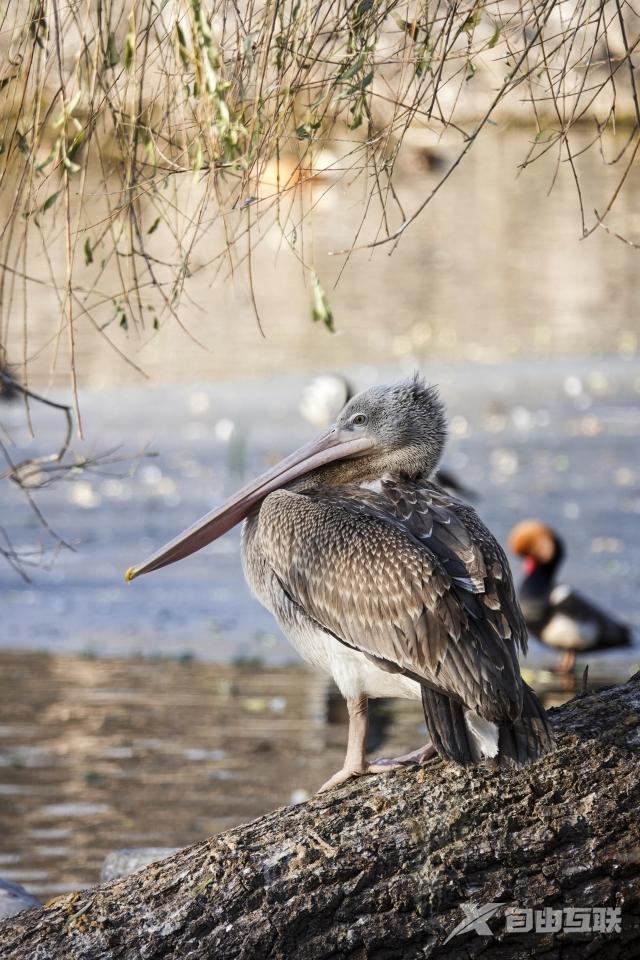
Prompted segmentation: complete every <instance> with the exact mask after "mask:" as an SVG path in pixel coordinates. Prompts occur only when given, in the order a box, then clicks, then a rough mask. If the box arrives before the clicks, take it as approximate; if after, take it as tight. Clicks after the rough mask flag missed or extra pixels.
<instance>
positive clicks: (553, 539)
mask: <svg viewBox="0 0 640 960" xmlns="http://www.w3.org/2000/svg"><path fill="white" fill-rule="evenodd" d="M509 547H510V549H511V551H512V552H513V553H514V554H515V555H516V556H518V557H522V559H523V561H524V574H525V575H524V579H523V580H522V582H521V584H520V587H519V590H518V599H519V601H520V608H521V609H522V612H523V614H524V618H525V622H526V624H527V628H528V630H529V631H530V633H532V634H533V635H534V636H536V637H537V638H538V639H539V640H541V641H542V643H544V644H546V646H548V647H552V648H554V649H556V650H560V651H562V653H563V657H562V659H561V661H560V665H559V670H560V672H566V673H568V672H570V671H571V670H572V669H573V667H574V664H575V661H576V657H577V655H578V654H579V653H586V652H592V651H602V650H611V649H614V648H617V647H627V646H629V644H631V642H632V635H631V630H630V629H629V626H628V625H627V624H626V623H622V622H621V621H620V620H617V619H616V618H615V617H614V616H612V615H611V614H610V613H607V611H606V610H603V609H602V608H601V607H600V606H598V605H597V604H595V603H593V602H592V601H591V600H590V599H588V598H587V597H585V596H584V594H582V593H580V592H579V591H578V590H575V589H574V588H573V587H571V586H569V585H567V584H564V583H558V582H557V573H558V570H559V568H560V566H561V565H562V562H563V560H564V558H565V556H566V548H565V544H564V541H563V540H562V538H561V537H560V535H559V534H558V533H557V532H556V531H555V530H553V529H552V528H551V527H549V526H548V525H547V524H545V523H543V522H542V521H541V520H522V521H521V522H520V523H518V524H516V526H515V527H513V529H512V530H511V532H510V534H509Z"/></svg>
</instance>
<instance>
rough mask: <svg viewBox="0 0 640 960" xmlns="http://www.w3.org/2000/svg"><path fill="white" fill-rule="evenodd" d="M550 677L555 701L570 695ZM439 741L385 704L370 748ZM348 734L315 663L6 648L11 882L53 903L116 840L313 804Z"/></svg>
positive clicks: (211, 828) (399, 707) (546, 681)
mask: <svg viewBox="0 0 640 960" xmlns="http://www.w3.org/2000/svg"><path fill="white" fill-rule="evenodd" d="M625 676H626V674H625ZM529 679H530V680H531V679H532V678H531V677H529ZM533 679H534V680H535V678H533ZM539 679H540V681H541V682H540V684H539V685H538V686H539V688H540V689H541V690H542V691H543V693H544V695H545V696H546V698H547V704H548V705H550V704H552V703H560V702H562V701H563V700H565V699H567V697H569V696H570V695H571V692H570V691H567V690H559V689H558V681H557V678H554V677H553V676H552V675H546V676H544V675H542V676H541V677H540V678H539ZM425 735H426V730H425V725H424V720H423V717H422V711H421V708H420V705H419V704H418V703H413V702H411V701H404V700H394V701H372V702H371V727H370V733H369V739H368V743H367V749H368V751H369V754H370V755H371V756H373V757H375V756H384V755H391V756H394V755H397V754H399V753H403V752H405V751H406V750H408V749H412V748H415V747H416V746H418V745H420V744H422V743H423V742H424V740H425ZM345 740H346V710H345V707H344V701H343V700H342V698H341V697H340V696H339V695H337V692H336V691H335V689H334V688H333V687H332V685H331V684H330V682H329V681H328V680H327V679H325V678H324V677H323V676H321V675H319V674H316V673H312V672H310V671H307V670H305V669H303V668H292V667H289V668H277V669H268V668H264V667H257V666H245V667H230V666H220V665H211V664H202V663H199V662H196V661H191V660H188V661H185V662H177V661H172V660H161V659H159V660H144V661H140V660H131V661H126V660H94V659H90V658H83V657H75V656H64V657H56V656H48V655H44V654H19V653H11V652H0V876H2V877H4V878H5V879H9V880H15V881H17V882H19V883H23V884H24V885H25V886H26V887H27V889H28V890H29V891H30V892H32V893H34V894H36V895H40V896H41V897H43V898H45V899H46V898H47V897H48V896H52V895H54V894H55V893H58V892H62V891H67V890H73V889H78V888H80V887H86V886H89V885H91V884H93V883H96V882H97V881H98V877H99V871H100V866H101V864H102V861H103V859H104V856H105V854H106V853H108V852H109V851H110V850H113V849H116V848H119V847H124V846H184V845H187V844H189V843H194V842H195V841H197V840H199V839H202V838H204V837H206V836H210V835H211V834H213V833H216V832H217V831H220V830H224V829H226V828H228V827H231V826H233V825H235V824H237V823H241V822H243V821H246V820H250V819H251V818H253V817H256V816H259V815H260V814H262V813H265V812H267V811H269V810H272V809H274V808H275V807H277V806H280V805H283V804H287V803H291V802H295V801H298V800H302V799H305V798H306V797H307V796H308V795H309V794H311V793H313V792H314V791H315V790H317V788H318V786H319V785H320V784H321V783H322V782H324V780H326V779H327V777H328V776H330V774H331V773H333V772H335V771H336V770H337V769H339V767H340V766H341V764H342V759H343V756H344V748H345ZM371 789H372V790H375V780H372V786H371Z"/></svg>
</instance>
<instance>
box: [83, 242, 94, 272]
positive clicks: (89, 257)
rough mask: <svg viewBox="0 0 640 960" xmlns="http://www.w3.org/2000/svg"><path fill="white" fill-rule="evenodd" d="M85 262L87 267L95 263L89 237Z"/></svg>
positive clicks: (86, 244) (86, 243)
mask: <svg viewBox="0 0 640 960" xmlns="http://www.w3.org/2000/svg"><path fill="white" fill-rule="evenodd" d="M84 262H85V263H86V265H87V266H89V264H90V263H93V250H92V249H91V241H90V240H89V237H87V239H86V240H85V242H84Z"/></svg>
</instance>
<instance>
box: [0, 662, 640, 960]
mask: <svg viewBox="0 0 640 960" xmlns="http://www.w3.org/2000/svg"><path fill="white" fill-rule="evenodd" d="M551 718H552V723H553V726H554V729H555V731H556V734H557V740H558V749H557V751H555V752H554V753H553V754H551V755H549V756H548V757H545V758H544V759H543V760H541V761H539V762H538V763H536V764H534V765H533V766H531V767H529V768H526V769H523V770H518V771H516V772H514V773H498V772H497V771H495V770H493V769H491V768H489V767H475V768H467V769H460V768H457V767H455V766H453V765H452V764H450V763H446V762H442V761H440V760H438V759H436V760H433V761H430V762H429V763H428V764H427V765H426V766H424V767H422V768H412V769H408V770H403V771H401V772H399V773H391V774H386V775H381V776H380V775H379V776H376V777H363V778H361V779H358V780H357V781H352V782H351V783H349V784H347V785H346V786H344V787H342V788H340V789H338V790H335V791H333V792H331V793H328V794H323V795H321V796H317V797H314V798H313V799H311V800H309V801H308V802H307V803H305V804H302V805H300V806H294V807H285V808H283V809H280V810H276V811H275V812H273V813H271V814H268V815H267V816H265V817H261V818H260V819H259V820H255V821H254V822H252V823H248V824H246V825H243V826H240V827H237V828H235V829H233V830H229V831H227V832H226V833H222V834H220V835H218V836H215V837H212V838H211V839H209V840H205V841H204V842H202V843H198V844H196V845H194V846H192V847H188V848H186V849H184V850H181V851H179V852H178V853H176V854H174V855H173V856H171V857H170V858H168V859H166V860H164V861H162V862H161V863H155V864H152V865H151V866H149V867H148V868H147V869H145V870H144V871H142V872H140V873H137V874H134V875H133V876H128V877H125V878H122V879H119V880H115V881H113V882H111V883H106V884H103V885H101V886H98V887H95V888H93V889H90V890H86V891H83V892H80V893H75V894H72V895H69V896H64V897H59V898H57V899H55V900H53V901H51V902H50V903H49V904H48V905H47V906H46V908H45V909H43V910H30V911H27V912H25V913H21V914H20V915H18V916H17V917H13V918H11V919H9V920H6V921H5V922H4V923H2V924H1V925H0V957H2V958H3V960H27V958H28V960H32V958H33V960H53V958H56V960H58V958H59V960H63V958H64V960H110V958H113V960H116V958H117V960H140V958H145V960H169V958H171V960H195V958H204V957H207V958H208V957H211V958H216V960H222V958H238V960H256V958H261V957H265V958H266V957H269V958H280V957H282V958H296V960H316V958H318V960H319V958H323V960H324V958H332V960H338V958H347V957H349V958H354V960H355V958H358V960H364V958H376V960H382V958H385V960H390V958H396V957H397V958H403V960H406V958H414V957H415V958H418V957H420V958H425V957H439V958H440V957H445V958H449V957H450V958H460V957H475V956H477V955H478V954H480V953H481V954H482V957H483V958H501V960H504V958H509V960H511V958H519V957H530V956H544V957H545V958H554V957H558V958H560V957H561V958H562V960H571V958H576V960H578V958H579V960H584V958H585V957H587V956H597V957H598V958H605V960H606V958H620V960H627V958H632V957H638V956H640V817H639V809H640V804H639V800H640V764H639V762H638V747H639V746H640V674H637V675H636V676H635V677H633V678H632V679H631V680H630V681H629V682H628V683H626V684H623V685H620V686H616V687H611V688H608V689H606V690H602V691H599V692H597V693H583V694H580V695H579V696H578V697H576V698H574V699H573V700H572V701H571V702H569V703H568V704H565V705H564V706H563V707H560V708H559V709H557V710H553V711H551ZM545 910H546V912H545ZM527 911H529V912H527ZM535 911H538V912H537V913H536V912H535ZM469 916H471V917H472V920H473V922H472V923H471V924H468V925H467V928H466V930H463V931H462V932H456V931H457V930H458V929H459V928H460V926H463V925H464V921H465V919H467V920H468V918H469ZM474 918H475V919H474ZM483 924H485V926H483ZM558 924H560V928H559V929H556V928H557V927H558ZM514 925H515V927H517V926H518V925H519V927H520V929H514ZM527 926H532V929H529V930H527V929H526V927H527ZM545 931H546V932H545ZM448 938H449V939H448Z"/></svg>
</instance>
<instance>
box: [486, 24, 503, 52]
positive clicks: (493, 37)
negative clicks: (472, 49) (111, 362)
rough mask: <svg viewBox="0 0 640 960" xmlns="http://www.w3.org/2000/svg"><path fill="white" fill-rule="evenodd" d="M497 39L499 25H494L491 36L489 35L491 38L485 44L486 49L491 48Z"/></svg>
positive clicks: (498, 37) (498, 36)
mask: <svg viewBox="0 0 640 960" xmlns="http://www.w3.org/2000/svg"><path fill="white" fill-rule="evenodd" d="M499 39H500V27H496V28H495V30H494V31H493V36H492V37H491V39H490V40H489V43H488V44H487V49H488V50H493V48H494V47H495V45H496V43H497V42H498V40H499Z"/></svg>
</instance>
